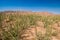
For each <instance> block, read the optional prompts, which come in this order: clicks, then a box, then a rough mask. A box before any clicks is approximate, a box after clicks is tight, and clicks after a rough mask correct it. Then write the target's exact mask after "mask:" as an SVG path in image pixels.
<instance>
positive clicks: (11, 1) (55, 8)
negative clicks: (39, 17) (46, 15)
mask: <svg viewBox="0 0 60 40" xmlns="http://www.w3.org/2000/svg"><path fill="white" fill-rule="evenodd" d="M8 10H22V11H40V12H52V13H60V0H0V11H8Z"/></svg>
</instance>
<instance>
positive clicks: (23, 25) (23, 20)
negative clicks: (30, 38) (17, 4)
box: [0, 12, 60, 40]
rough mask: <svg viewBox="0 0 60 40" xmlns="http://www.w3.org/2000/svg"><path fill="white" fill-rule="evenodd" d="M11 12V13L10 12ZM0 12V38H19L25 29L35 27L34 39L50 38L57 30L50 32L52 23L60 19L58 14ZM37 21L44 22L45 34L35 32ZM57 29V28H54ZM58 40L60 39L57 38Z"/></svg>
mask: <svg viewBox="0 0 60 40" xmlns="http://www.w3.org/2000/svg"><path fill="white" fill-rule="evenodd" d="M12 13H13V14H12ZM12 13H10V14H8V13H0V40H21V39H23V37H21V35H23V34H24V32H25V30H27V29H28V28H31V26H34V27H35V33H36V34H35V35H36V38H35V39H36V40H51V36H56V35H57V32H54V33H52V32H51V31H52V29H53V27H52V24H54V23H58V22H59V21H60V18H59V17H60V16H56V15H53V16H41V15H36V14H34V15H33V14H27V15H22V14H18V13H16V14H15V12H12ZM37 21H42V22H44V28H45V29H46V33H45V35H43V34H42V33H41V32H40V33H37V31H38V29H37V23H36V22H37ZM56 30H57V29H56ZM59 40H60V39H59Z"/></svg>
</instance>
